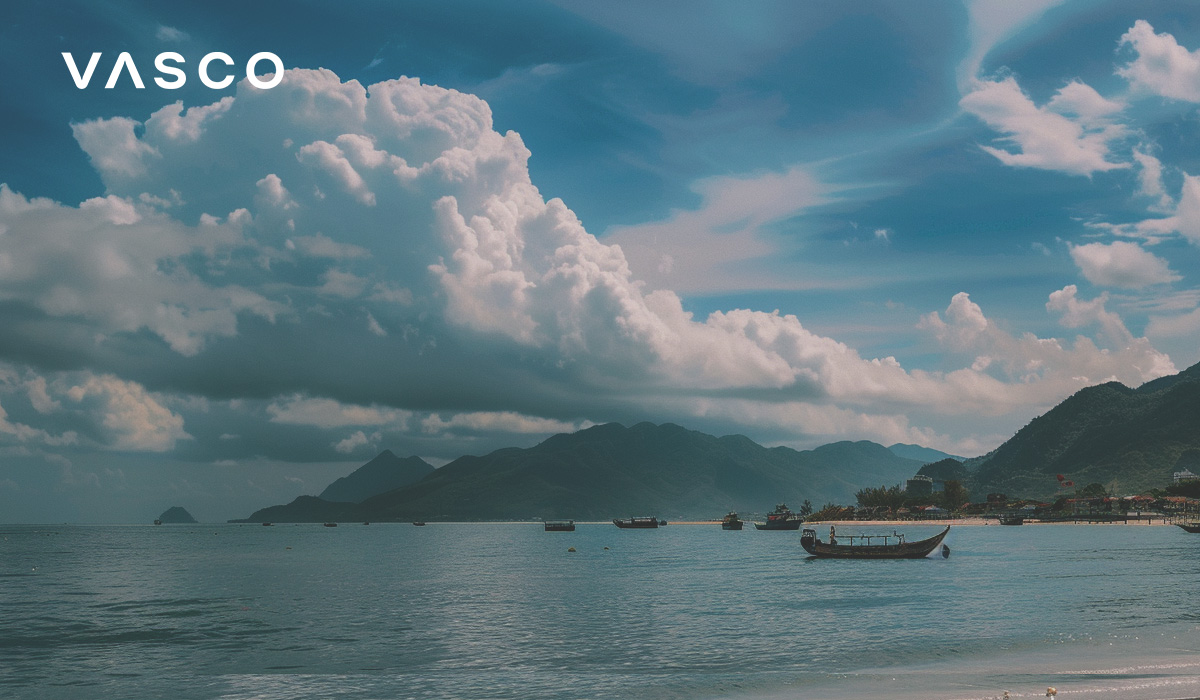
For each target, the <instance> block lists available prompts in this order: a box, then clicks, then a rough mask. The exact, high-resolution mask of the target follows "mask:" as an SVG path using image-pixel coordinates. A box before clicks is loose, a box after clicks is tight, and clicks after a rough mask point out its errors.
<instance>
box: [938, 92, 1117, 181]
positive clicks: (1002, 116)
mask: <svg viewBox="0 0 1200 700" xmlns="http://www.w3.org/2000/svg"><path fill="white" fill-rule="evenodd" d="M959 105H960V106H961V107H962V108H963V109H964V110H966V111H967V112H969V113H971V114H974V115H975V116H976V117H978V118H979V119H981V120H983V121H984V123H986V124H987V125H988V126H990V127H992V128H993V129H995V130H996V131H999V132H1001V133H1002V134H1004V135H1005V138H1004V140H1003V142H1004V143H1005V145H1006V146H1008V148H993V147H991V146H981V148H982V149H983V150H984V151H986V152H987V153H990V154H991V155H993V156H995V157H996V158H997V159H998V160H1000V162H1002V163H1004V164H1005V165H1010V166H1013V167H1024V168H1040V169H1043V170H1056V171H1059V172H1064V173H1068V174H1071V175H1086V176H1091V175H1092V174H1093V173H1096V172H1105V171H1109V170H1116V169H1120V168H1128V167H1129V164H1128V163H1114V162H1111V161H1109V160H1108V157H1109V154H1110V151H1109V147H1110V145H1111V144H1112V143H1113V142H1115V141H1117V140H1119V139H1122V138H1124V137H1125V136H1126V135H1127V131H1126V129H1125V127H1123V126H1122V125H1120V124H1116V123H1113V122H1111V121H1110V120H1109V117H1110V116H1111V115H1113V114H1116V113H1117V112H1119V111H1120V109H1121V106H1120V105H1119V104H1117V103H1114V102H1110V101H1108V100H1106V99H1104V98H1103V97H1101V96H1100V95H1099V94H1098V93H1097V92H1096V91H1095V90H1093V89H1092V88H1091V87H1088V86H1087V85H1084V84H1083V83H1080V82H1078V81H1074V82H1072V83H1070V84H1068V85H1067V86H1066V87H1064V88H1062V89H1061V90H1059V91H1058V93H1056V94H1055V96H1054V98H1053V99H1051V100H1050V102H1049V103H1048V104H1047V105H1045V106H1043V107H1038V106H1037V105H1035V104H1034V103H1033V100H1031V99H1030V98H1029V96H1028V95H1026V94H1025V93H1024V92H1023V91H1022V90H1021V87H1020V86H1019V85H1017V81H1016V79H1015V78H1012V77H1007V78H1003V79H1001V80H996V81H987V80H981V81H976V83H975V84H974V89H973V90H972V91H971V92H969V93H968V94H967V95H966V96H964V97H963V98H962V99H961V100H960V101H959ZM1011 148H1015V151H1014V150H1010V149H1011Z"/></svg>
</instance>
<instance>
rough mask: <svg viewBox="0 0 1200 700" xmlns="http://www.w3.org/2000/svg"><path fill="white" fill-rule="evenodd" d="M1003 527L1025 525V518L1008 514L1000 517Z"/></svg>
mask: <svg viewBox="0 0 1200 700" xmlns="http://www.w3.org/2000/svg"><path fill="white" fill-rule="evenodd" d="M1000 524H1001V525H1024V524H1025V516H1024V515H1021V514H1020V513H1006V514H1005V515H1001V516H1000Z"/></svg>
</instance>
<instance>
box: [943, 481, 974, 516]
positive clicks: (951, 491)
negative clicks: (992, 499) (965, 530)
mask: <svg viewBox="0 0 1200 700" xmlns="http://www.w3.org/2000/svg"><path fill="white" fill-rule="evenodd" d="M970 500H971V493H970V492H969V491H967V488H966V487H965V486H963V485H962V482H961V481H956V480H953V479H951V480H950V481H947V482H946V484H945V486H943V487H942V505H943V506H945V508H946V510H958V509H960V508H962V506H963V504H964V503H967V502H968V501H970Z"/></svg>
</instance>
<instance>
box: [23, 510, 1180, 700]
mask: <svg viewBox="0 0 1200 700" xmlns="http://www.w3.org/2000/svg"><path fill="white" fill-rule="evenodd" d="M893 529H899V530H901V531H903V532H904V533H905V534H906V535H907V536H908V538H909V539H910V540H913V539H917V538H919V537H923V536H926V535H930V534H933V533H934V532H935V531H936V528H932V527H930V526H921V525H911V524H904V525H903V526H901V525H895V526H890V525H889V526H886V527H870V526H861V527H855V526H853V525H849V524H847V525H842V526H839V528H838V535H839V538H843V537H845V536H847V535H850V534H852V533H855V532H861V533H872V532H874V533H880V532H891V531H892V530H893ZM0 533H2V535H0V536H2V539H0V697H3V698H18V699H23V698H48V699H49V698H53V699H56V700H61V699H71V698H86V699H89V700H91V699H95V698H120V699H129V698H165V699H168V700H188V699H191V698H196V699H206V700H207V699H218V698H219V699H230V700H233V699H237V700H250V699H254V700H269V699H275V698H279V699H287V700H291V699H294V698H322V699H324V698H339V699H346V700H351V699H352V700H367V699H372V700H375V699H379V700H384V699H387V700H392V699H403V698H414V699H422V700H424V699H432V700H440V699H451V698H452V699H455V700H460V699H481V698H498V699H499V698H504V699H508V698H511V699H514V700H518V699H519V700H538V699H547V700H548V699H558V698H563V699H567V698H569V699H593V698H594V699H597V700H600V699H605V700H607V699H613V700H617V699H620V700H631V699H639V698H645V699H653V700H672V699H679V700H684V699H687V700H693V699H695V700H707V699H717V698H721V699H730V700H734V699H737V700H783V699H787V698H802V699H805V700H846V699H853V698H888V699H889V700H907V699H914V700H915V699H917V698H920V699H922V700H960V699H962V700H966V699H983V698H988V699H991V698H1001V697H1003V695H1004V693H1005V692H1008V693H1009V697H1010V698H1033V697H1046V692H1047V690H1046V689H1047V688H1048V687H1054V688H1055V689H1056V690H1057V697H1058V698H1064V699H1065V698H1074V699H1084V698H1103V699H1106V700H1108V699H1112V700H1165V699H1168V698H1196V697H1200V605H1198V604H1197V603H1198V598H1197V583H1198V582H1200V535H1190V534H1188V533H1186V532H1184V531H1183V530H1181V529H1179V528H1176V527H1170V526H1165V527H1154V526H1131V525H1036V524H1027V525H1023V526H1020V527H1004V526H1000V525H988V526H956V527H952V529H951V531H950V534H949V536H948V537H947V539H946V544H947V545H949V547H950V556H949V557H948V558H943V557H941V556H939V555H933V556H931V557H929V558H926V559H920V560H902V561H860V560H817V559H810V558H808V557H807V556H806V554H805V552H804V551H803V550H802V549H801V547H800V541H799V540H800V537H799V533H797V532H760V531H756V530H754V529H746V530H743V531H740V532H738V531H724V530H721V528H720V527H719V525H716V524H671V525H668V526H666V527H663V528H659V529H656V530H621V529H618V528H616V527H614V526H613V525H612V524H611V523H587V524H579V525H578V528H577V529H576V531H575V532H544V531H543V528H542V526H541V525H540V524H538V523H486V524H478V523H429V524H428V525H427V526H425V527H414V526H413V525H411V524H407V523H405V524H398V523H390V524H388V523H372V524H370V525H364V524H362V523H342V524H341V525H340V526H339V527H322V526H321V525H319V524H303V525H289V524H276V525H274V526H272V527H263V526H261V525H245V524H238V525H234V524H222V525H162V526H152V525H130V526H108V525H95V526H86V525H80V526H72V525H61V526H46V525H37V526H15V525H8V526H0ZM822 534H824V533H822Z"/></svg>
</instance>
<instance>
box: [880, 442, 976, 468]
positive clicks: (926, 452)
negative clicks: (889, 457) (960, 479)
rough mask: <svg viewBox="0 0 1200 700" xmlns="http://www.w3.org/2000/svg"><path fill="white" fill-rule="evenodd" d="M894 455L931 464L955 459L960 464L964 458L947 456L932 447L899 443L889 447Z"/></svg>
mask: <svg viewBox="0 0 1200 700" xmlns="http://www.w3.org/2000/svg"><path fill="white" fill-rule="evenodd" d="M888 449H889V450H891V451H892V452H893V453H895V454H897V455H899V456H901V457H904V458H905V459H915V460H917V461H918V462H924V463H925V464H929V463H931V462H940V461H941V460H943V459H953V460H957V461H959V462H961V461H963V458H962V457H959V456H957V455H951V454H946V453H945V452H942V451H941V450H935V449H933V448H932V447H922V446H920V445H909V444H905V443H903V442H897V443H896V444H895V445H891V446H889V447H888Z"/></svg>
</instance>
